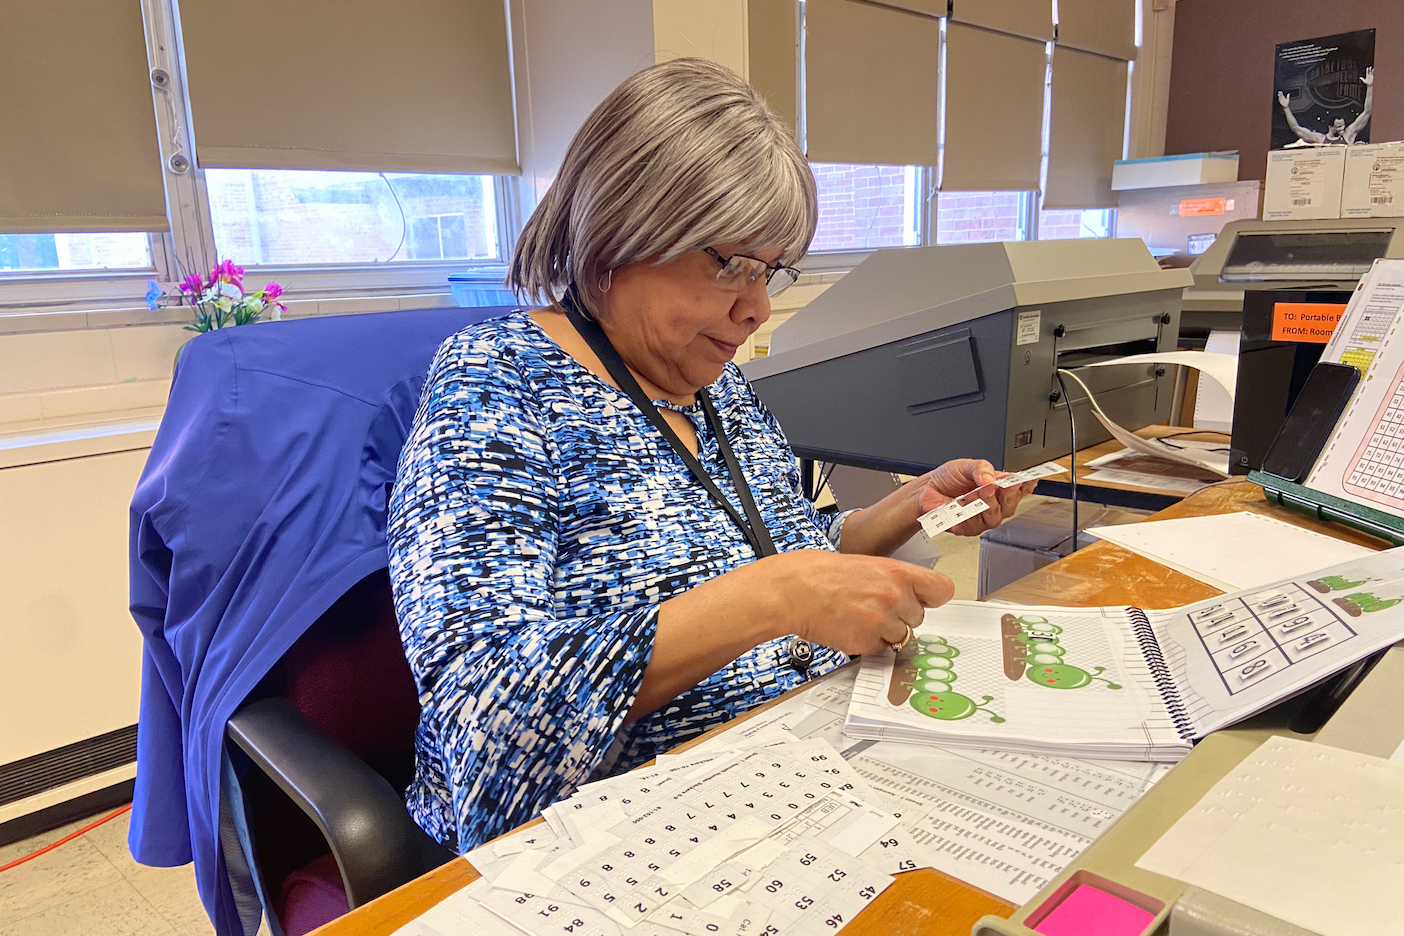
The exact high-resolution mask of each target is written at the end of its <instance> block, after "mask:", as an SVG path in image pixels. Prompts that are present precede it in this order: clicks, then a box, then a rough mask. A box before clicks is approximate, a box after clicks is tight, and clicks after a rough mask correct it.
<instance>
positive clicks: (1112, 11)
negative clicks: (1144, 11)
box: [966, 0, 1137, 62]
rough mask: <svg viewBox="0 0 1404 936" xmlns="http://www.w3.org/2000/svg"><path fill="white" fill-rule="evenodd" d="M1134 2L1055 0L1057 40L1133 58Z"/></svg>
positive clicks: (1134, 51) (1083, 49)
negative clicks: (1056, 2)
mask: <svg viewBox="0 0 1404 936" xmlns="http://www.w3.org/2000/svg"><path fill="white" fill-rule="evenodd" d="M966 2H969V0H966ZM1136 2H1137V0H1058V44H1059V45H1064V46H1067V47H1068V48H1070V49H1078V50H1080V51H1082V52H1096V53H1097V54H1098V55H1105V56H1107V57H1108V58H1117V59H1121V60H1122V61H1126V62H1130V61H1134V60H1135V58H1136Z"/></svg>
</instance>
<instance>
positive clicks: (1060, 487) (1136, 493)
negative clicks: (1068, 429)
mask: <svg viewBox="0 0 1404 936" xmlns="http://www.w3.org/2000/svg"><path fill="white" fill-rule="evenodd" d="M1136 435H1138V436H1140V437H1141V438H1143V439H1163V438H1166V437H1167V436H1175V437H1177V438H1183V439H1189V440H1192V441H1196V442H1223V443H1224V444H1225V445H1227V444H1228V442H1229V436H1228V433H1226V432H1210V431H1208V430H1195V429H1189V428H1186V427H1185V426H1146V427H1145V428H1144V429H1138V430H1137V431H1136ZM1125 447H1126V446H1124V445H1122V444H1121V443H1120V442H1118V441H1116V440H1115V439H1108V440H1107V441H1106V442H1100V443H1098V444H1097V445H1089V446H1088V447H1087V448H1085V449H1082V450H1081V451H1079V452H1078V453H1077V499H1078V500H1079V501H1088V502H1090V503H1094V504H1105V505H1106V506H1108V507H1129V508H1131V509H1133V510H1164V509H1165V508H1167V507H1170V506H1173V505H1174V504H1178V503H1179V502H1180V501H1181V500H1183V499H1184V495H1182V494H1172V493H1167V492H1165V491H1161V490H1157V489H1155V488H1146V487H1140V486H1139V485H1134V484H1119V483H1116V482H1110V481H1089V480H1087V475H1089V474H1091V473H1092V472H1094V471H1096V470H1097V469H1096V468H1094V467H1092V466H1091V465H1090V464H1089V462H1092V461H1094V460H1096V459H1098V458H1101V457H1102V456H1103V455H1110V454H1112V453H1113V452H1119V451H1121V450H1122V449H1123V448H1125ZM1071 462H1072V457H1071V456H1064V457H1062V458H1059V459H1058V460H1057V461H1056V462H1055V464H1058V465H1062V466H1063V467H1064V468H1071ZM1037 493H1039V494H1043V495H1046V496H1048V497H1061V498H1064V499H1068V498H1071V497H1072V483H1071V479H1070V478H1069V477H1068V475H1054V476H1053V477H1051V478H1044V479H1042V480H1041V481H1039V482H1038V489H1037Z"/></svg>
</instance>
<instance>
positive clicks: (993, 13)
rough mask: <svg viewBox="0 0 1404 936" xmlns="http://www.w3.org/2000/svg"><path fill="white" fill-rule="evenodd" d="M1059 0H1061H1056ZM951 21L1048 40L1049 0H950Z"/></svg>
mask: <svg viewBox="0 0 1404 936" xmlns="http://www.w3.org/2000/svg"><path fill="white" fill-rule="evenodd" d="M1060 2H1062V0H1060ZM951 21H952V22H955V23H965V24H967V25H969V26H983V27H985V28H986V29H993V30H995V31H996V32H1003V33H1009V34H1010V35H1014V36H1023V37H1024V38H1026V39H1037V40H1038V41H1039V42H1049V41H1051V40H1052V39H1053V4H1052V2H1051V0H1000V2H998V3H991V2H990V0H951Z"/></svg>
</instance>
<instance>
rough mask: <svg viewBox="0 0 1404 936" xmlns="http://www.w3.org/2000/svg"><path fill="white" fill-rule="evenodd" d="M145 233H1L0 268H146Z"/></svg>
mask: <svg viewBox="0 0 1404 936" xmlns="http://www.w3.org/2000/svg"><path fill="white" fill-rule="evenodd" d="M150 268H151V244H150V242H149V241H148V239H147V235H145V234H127V233H114V234H0V271H3V272H11V271H14V272H21V271H23V272H44V271H48V270H60V271H62V270H146V269H150Z"/></svg>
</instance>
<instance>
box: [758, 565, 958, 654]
mask: <svg viewBox="0 0 1404 936" xmlns="http://www.w3.org/2000/svg"><path fill="white" fill-rule="evenodd" d="M743 568H746V569H749V570H750V573H751V574H752V575H754V576H756V577H757V578H759V579H760V581H759V582H757V583H756V585H755V586H754V587H756V588H759V589H762V590H763V591H762V594H767V595H769V596H770V598H771V600H772V601H773V602H774V604H775V606H774V609H773V613H774V615H775V616H774V618H773V619H772V620H773V622H774V626H775V627H776V628H777V631H778V632H777V633H775V634H774V636H776V637H782V636H785V635H787V634H795V635H797V636H800V637H803V638H804V639H805V640H808V641H810V642H811V643H816V644H820V645H822V646H825V647H832V648H833V649H835V650H841V651H843V652H844V653H848V654H855V655H856V654H876V653H881V652H883V651H885V650H887V649H888V646H889V644H893V643H900V642H901V641H902V639H903V638H904V637H906V634H907V625H909V624H910V625H911V626H912V627H916V626H917V625H919V624H921V622H922V620H923V618H924V616H925V609H926V608H935V607H937V606H939V605H943V604H945V603H946V602H947V601H950V600H951V598H952V597H953V596H954V595H955V586H954V585H953V584H952V583H951V580H950V579H948V578H946V577H945V576H944V575H942V574H941V573H939V572H933V571H932V570H930V569H924V568H922V567H921V566H917V565H912V564H911V563H909V562H901V561H898V560H896V559H884V558H881V557H878V556H856V555H849V554H845V553H834V552H828V551H826V550H820V549H804V550H798V551H796V552H787V553H780V554H778V555H774V556H768V557H767V558H765V559H761V560H760V561H758V562H755V563H752V564H751V565H750V566H744V567H743Z"/></svg>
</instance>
